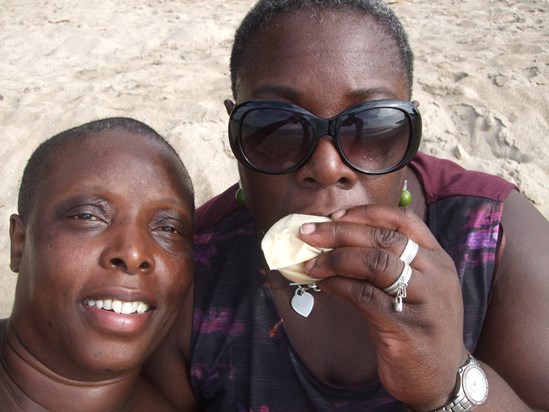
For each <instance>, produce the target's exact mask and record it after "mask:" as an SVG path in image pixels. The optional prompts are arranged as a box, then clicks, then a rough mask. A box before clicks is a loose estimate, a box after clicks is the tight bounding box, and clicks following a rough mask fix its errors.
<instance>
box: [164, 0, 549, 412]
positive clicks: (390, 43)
mask: <svg viewBox="0 0 549 412" xmlns="http://www.w3.org/2000/svg"><path fill="white" fill-rule="evenodd" d="M412 61H413V58H412V53H411V51H410V48H409V45H408V41H407V38H406V34H405V33H404V30H403V28H402V26H401V24H400V22H399V21H398V19H397V18H396V17H395V15H394V14H393V13H392V12H391V11H390V10H389V9H388V8H387V6H385V5H384V4H383V3H382V2H381V1H375V0H371V1H367V0H363V1H361V0H346V1H342V0H339V1H335V0H334V1H330V0H326V1H310V0H292V1H283V0H280V1H259V2H258V3H257V5H256V6H255V7H254V8H253V9H252V10H251V11H250V12H249V14H248V15H247V16H246V18H245V19H244V21H243V22H242V24H241V26H240V28H239V29H238V31H237V33H236V37H235V43H234V46H233V52H232V57H231V73H232V86H233V95H234V98H235V103H233V102H231V101H227V102H226V103H225V104H226V107H227V111H228V113H229V114H230V120H229V133H228V135H229V141H230V145H231V148H232V150H233V152H234V154H235V156H236V158H237V159H238V162H239V165H238V167H239V171H240V178H241V182H240V185H241V188H240V189H239V188H238V185H235V186H234V187H232V188H230V189H229V190H228V191H227V192H225V193H223V194H221V195H220V196H218V197H217V198H214V199H212V200H211V201H210V202H208V203H207V204H206V205H204V206H203V207H202V208H201V209H200V210H199V212H198V222H197V224H198V226H199V230H198V232H197V234H196V237H195V239H196V249H195V253H196V260H197V266H196V270H197V273H196V278H195V286H194V287H195V293H194V326H193V332H192V340H191V338H190V337H189V336H186V335H181V331H179V330H176V331H175V332H176V334H177V335H176V340H177V341H178V342H179V344H180V350H181V351H182V352H183V354H184V356H185V357H186V359H185V362H188V363H189V364H190V367H191V381H192V385H193V389H194V392H195V395H196V397H197V398H198V401H199V402H200V403H201V404H202V405H203V406H205V408H206V409H207V410H212V411H221V410H222V411H254V412H258V411H286V412H287V411H334V410H343V411H407V410H411V411H460V412H463V411H470V410H473V409H476V408H478V410H479V411H481V410H484V411H521V410H529V408H530V407H534V408H542V409H546V408H549V400H548V399H549V398H548V397H547V395H546V394H547V392H548V391H549V353H548V351H547V343H548V342H549V328H548V327H547V326H548V323H547V314H548V313H549V299H548V298H549V277H548V276H547V267H549V254H547V252H546V250H545V249H546V246H547V244H548V239H549V224H548V222H547V221H546V220H545V219H544V218H543V217H542V215H541V214H540V213H539V212H538V211H537V210H536V209H535V208H534V207H533V206H532V205H531V204H530V203H529V202H528V201H527V200H526V199H525V198H524V197H523V196H522V195H520V194H519V192H518V191H517V189H516V188H515V187H514V186H513V185H511V184H509V183H507V182H505V181H503V180H502V179H499V178H497V177H494V176H489V175H486V174H482V173H478V172H472V171H466V170H464V169H462V168H460V167H459V166H458V165H456V164H454V163H451V162H449V161H445V160H441V159H436V158H433V157H430V156H427V155H425V154H422V153H420V152H418V147H419V144H420V139H421V129H422V125H421V116H420V112H419V104H418V103H417V102H415V101H411V96H412V83H413V80H412V72H413V67H412V66H413V64H412ZM427 126H428V125H427ZM235 196H236V198H237V199H238V202H237V200H235ZM296 214H297V215H298V218H297V222H298V223H297V225H295V226H293V229H292V224H293V223H292V222H294V221H295V219H294V217H295V215H296ZM288 215H291V219H290V220H288V221H283V223H282V224H281V225H282V226H283V227H284V230H286V232H288V233H290V234H291V232H292V230H294V232H293V233H294V235H295V237H297V238H298V239H299V240H301V241H304V242H305V244H306V245H309V246H310V249H315V250H316V251H317V252H320V254H317V255H314V256H313V257H311V256H310V255H309V256H308V257H307V258H305V260H304V261H302V262H300V261H299V260H292V259H291V257H292V254H293V252H294V251H293V250H291V249H288V248H286V245H285V243H284V242H283V241H277V240H275V241H272V238H271V237H270V236H271V232H270V229H271V228H272V227H273V225H275V224H276V226H275V227H278V225H279V223H277V222H279V220H280V219H282V218H284V217H286V216H288ZM299 215H301V216H299ZM302 215H305V216H302ZM281 233H282V235H281ZM278 235H281V236H282V237H284V235H283V231H282V232H280V233H277V234H275V238H276V236H278ZM266 239H267V240H266ZM294 240H295V239H294ZM266 244H270V245H271V246H272V248H273V249H272V250H270V249H268V247H267V248H266V247H265V246H266ZM262 246H263V249H262ZM286 258H288V259H286ZM273 260H287V261H288V262H286V263H287V264H296V265H297V267H298V268H301V270H302V273H298V274H290V271H289V272H285V271H284V270H283V269H281V270H280V271H278V270H272V269H273V267H275V268H281V267H282V266H276V265H271V264H270V263H271V262H272V261H273ZM292 267H295V265H293V266H292ZM298 271H299V270H298ZM189 307H190V306H189V305H187V308H189ZM183 323H184V322H183ZM189 342H191V344H190V345H189ZM169 346H170V343H169V342H167V343H166V345H165V348H164V350H166V351H169V350H170V347H169ZM170 353H172V354H173V353H180V352H179V351H174V350H172V351H171V352H164V353H158V355H157V357H156V360H157V361H159V362H162V364H161V365H162V368H161V370H160V368H157V370H156V373H155V374H156V375H157V379H158V382H159V383H161V384H162V385H163V387H164V388H165V389H166V390H167V391H168V392H170V394H171V395H172V397H174V400H175V401H176V402H177V401H178V400H177V399H175V398H177V397H178V387H181V385H182V382H181V380H178V379H176V377H178V376H181V377H182V378H181V379H184V376H185V375H184V373H183V372H181V370H182V366H183V365H184V363H183V362H180V361H179V362H176V361H174V359H173V358H169V356H170ZM163 356H168V357H167V358H163ZM163 374H164V376H162V375H163ZM179 392H180V391H179Z"/></svg>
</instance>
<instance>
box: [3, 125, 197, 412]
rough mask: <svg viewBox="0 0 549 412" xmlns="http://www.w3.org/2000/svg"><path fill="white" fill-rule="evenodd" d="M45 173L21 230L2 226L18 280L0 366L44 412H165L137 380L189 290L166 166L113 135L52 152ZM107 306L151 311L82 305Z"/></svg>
mask: <svg viewBox="0 0 549 412" xmlns="http://www.w3.org/2000/svg"><path fill="white" fill-rule="evenodd" d="M54 163H55V167H53V168H52V172H51V174H49V175H48V176H47V177H46V178H45V180H44V181H43V182H42V183H41V184H40V185H39V188H38V191H37V193H36V203H35V205H36V206H35V207H34V208H33V210H32V212H31V214H30V216H29V218H28V219H27V220H26V221H23V219H22V218H21V217H20V216H18V215H12V216H11V219H10V237H11V269H12V270H13V271H14V272H17V273H19V277H18V283H17V289H16V298H15V305H14V309H13V313H12V316H11V318H10V319H9V321H4V322H3V323H2V337H3V339H2V343H3V344H2V361H3V364H4V365H5V368H6V371H7V372H8V375H9V376H10V378H11V380H12V382H11V384H12V385H16V386H18V387H19V388H20V389H21V390H22V391H23V392H24V393H26V394H27V396H29V397H31V398H32V401H33V402H35V403H38V404H40V405H41V406H42V407H44V408H46V409H48V410H89V411H92V410H93V411H96V410H145V409H147V410H151V408H153V409H154V408H156V407H161V408H162V410H170V409H171V408H172V407H171V405H169V404H168V403H167V402H166V401H165V400H164V399H163V398H161V397H160V396H159V394H158V393H157V392H155V390H153V389H152V387H151V386H150V385H149V384H148V383H147V382H146V381H145V380H144V379H143V378H141V376H140V370H141V366H142V364H143V363H144V361H145V359H146V358H147V357H148V356H149V355H150V354H151V352H152V351H153V350H154V349H155V348H156V347H157V346H158V345H159V344H160V342H161V340H162V339H163V337H164V336H165V335H166V333H167V332H168V330H169V327H170V326H171V324H172V323H173V321H174V320H175V318H176V316H177V314H178V312H179V311H180V309H181V301H182V300H183V298H184V296H185V294H186V293H187V291H188V289H189V287H190V283H191V280H192V273H193V265H194V263H193V259H192V253H191V251H192V246H191V239H192V220H193V210H194V207H193V203H192V196H191V192H190V188H189V187H187V185H186V184H185V183H184V182H185V180H184V178H183V175H182V172H181V169H179V166H178V164H177V163H176V158H175V157H174V155H173V154H172V153H170V152H169V151H168V150H167V149H166V148H164V147H163V146H161V145H160V144H159V143H157V142H153V141H152V140H151V139H149V138H144V137H142V136H139V135H132V134H130V133H128V132H126V131H123V130H118V129H115V130H110V131H104V132H101V133H99V134H95V135H93V136H92V137H88V138H86V139H84V140H80V141H78V142H77V144H72V145H68V146H64V147H62V148H61V150H60V152H59V154H57V155H56V157H55V159H54ZM159 182H162V184H159ZM107 298H111V299H119V300H121V301H130V302H131V301H142V302H144V303H146V304H147V305H148V306H149V310H148V311H147V312H145V313H143V314H136V313H133V314H126V315H124V314H118V313H115V312H113V311H106V310H101V309H98V308H97V307H91V306H90V305H89V304H88V303H87V302H88V300H89V299H93V300H96V301H97V300H100V299H107ZM29 405H30V404H29ZM25 410H33V409H32V407H30V406H29V407H28V409H25Z"/></svg>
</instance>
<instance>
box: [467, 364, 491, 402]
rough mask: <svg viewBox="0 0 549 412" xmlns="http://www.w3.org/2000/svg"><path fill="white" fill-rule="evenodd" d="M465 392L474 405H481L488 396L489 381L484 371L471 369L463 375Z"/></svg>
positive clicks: (475, 368)
mask: <svg viewBox="0 0 549 412" xmlns="http://www.w3.org/2000/svg"><path fill="white" fill-rule="evenodd" d="M463 391H464V392H465V395H466V396H467V398H468V399H469V400H470V401H471V402H472V403H474V404H476V405H480V404H481V403H483V402H484V401H485V400H486V396H487V395H488V381H487V380H486V376H485V375H484V372H483V371H482V369H480V368H478V367H469V368H467V369H466V370H465V372H464V373H463Z"/></svg>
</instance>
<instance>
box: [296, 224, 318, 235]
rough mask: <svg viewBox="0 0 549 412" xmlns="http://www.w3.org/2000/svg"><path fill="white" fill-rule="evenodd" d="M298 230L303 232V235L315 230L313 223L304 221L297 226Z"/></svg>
mask: <svg viewBox="0 0 549 412" xmlns="http://www.w3.org/2000/svg"><path fill="white" fill-rule="evenodd" d="M299 231H300V232H301V233H303V234H304V235H310V234H311V233H313V232H314V231H315V224H314V223H304V224H302V225H301V227H300V228H299Z"/></svg>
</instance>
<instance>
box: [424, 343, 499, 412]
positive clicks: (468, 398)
mask: <svg viewBox="0 0 549 412" xmlns="http://www.w3.org/2000/svg"><path fill="white" fill-rule="evenodd" d="M467 354H468V355H469V359H467V362H465V364H464V365H463V366H461V367H460V368H459V369H458V373H457V383H456V391H455V393H454V398H453V399H452V400H451V401H450V402H449V403H447V404H446V405H444V406H443V407H442V408H439V409H437V410H436V411H434V412H469V411H472V410H473V409H475V408H476V407H477V406H479V405H481V404H482V403H484V401H485V400H486V398H487V397H488V379H486V375H485V374H484V371H483V370H482V369H481V367H480V365H479V363H478V362H477V361H476V359H475V358H473V356H471V354H470V353H469V352H467Z"/></svg>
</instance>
